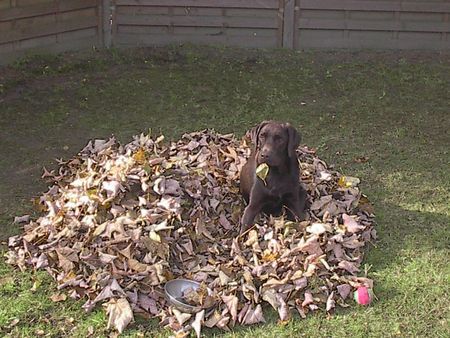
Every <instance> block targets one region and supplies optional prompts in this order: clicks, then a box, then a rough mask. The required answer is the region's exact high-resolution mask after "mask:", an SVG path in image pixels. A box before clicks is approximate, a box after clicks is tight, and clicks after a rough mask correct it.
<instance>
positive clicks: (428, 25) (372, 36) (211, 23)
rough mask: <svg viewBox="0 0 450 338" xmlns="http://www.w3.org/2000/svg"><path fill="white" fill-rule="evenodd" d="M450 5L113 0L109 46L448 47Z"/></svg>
mask: <svg viewBox="0 0 450 338" xmlns="http://www.w3.org/2000/svg"><path fill="white" fill-rule="evenodd" d="M449 16H450V0H434V1H427V0H419V1H418V0H223V1H221V0H116V1H115V11H114V16H113V37H112V39H113V43H114V44H115V45H116V46H136V45H141V46H148V45H155V44H156V45H158V44H168V43H182V42H192V43H202V44H225V45H233V46H248V47H286V48H294V49H310V48H328V49H330V48H332V49H336V48H349V49H365V48H369V49H370V48H372V49H427V50H430V49H431V50H433V49H434V50H436V49H437V50H449V49H450V21H449Z"/></svg>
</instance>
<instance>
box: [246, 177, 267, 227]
mask: <svg viewBox="0 0 450 338" xmlns="http://www.w3.org/2000/svg"><path fill="white" fill-rule="evenodd" d="M265 197H266V195H265V193H264V192H263V191H262V188H261V187H260V185H259V184H255V185H254V186H253V188H252V191H251V193H250V202H249V204H248V205H247V207H246V208H245V210H244V215H243V216H242V221H241V223H242V224H241V233H243V232H244V231H245V230H247V229H248V227H249V226H251V225H253V222H254V221H255V217H256V216H257V215H258V214H259V213H260V212H261V211H262V209H263V206H264V199H265Z"/></svg>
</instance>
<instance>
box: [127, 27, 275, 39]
mask: <svg viewBox="0 0 450 338" xmlns="http://www.w3.org/2000/svg"><path fill="white" fill-rule="evenodd" d="M118 33H119V34H121V33H127V34H136V35H145V34H172V35H186V34H188V35H193V34H198V35H204V36H207V35H211V36H221V35H226V36H246V37H264V38H268V39H274V38H276V31H274V30H270V29H258V28H254V29H248V28H214V27H171V28H168V27H163V26H120V27H119V28H118Z"/></svg>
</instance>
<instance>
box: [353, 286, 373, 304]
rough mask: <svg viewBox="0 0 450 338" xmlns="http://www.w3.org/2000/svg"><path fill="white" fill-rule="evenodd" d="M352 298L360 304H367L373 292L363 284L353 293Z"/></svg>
mask: <svg viewBox="0 0 450 338" xmlns="http://www.w3.org/2000/svg"><path fill="white" fill-rule="evenodd" d="M353 298H354V299H355V301H356V302H357V303H358V304H360V305H369V304H370V302H371V301H372V298H373V292H372V290H371V289H369V288H367V287H365V286H360V287H359V288H358V289H357V290H356V291H355V293H354V294H353Z"/></svg>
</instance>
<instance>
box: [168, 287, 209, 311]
mask: <svg viewBox="0 0 450 338" xmlns="http://www.w3.org/2000/svg"><path fill="white" fill-rule="evenodd" d="M199 287H200V283H198V282H195V281H193V280H189V279H173V280H171V281H168V282H167V283H166V285H165V286H164V291H165V292H166V297H167V299H168V300H169V303H170V304H171V305H173V306H175V307H176V308H178V310H180V311H182V312H185V313H197V312H199V311H201V310H202V307H201V306H193V305H190V304H186V303H185V302H183V293H184V291H186V290H187V289H189V288H191V289H194V290H197V289H198V288H199ZM207 290H208V294H209V295H211V294H212V291H211V290H210V289H209V288H208V289H207Z"/></svg>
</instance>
